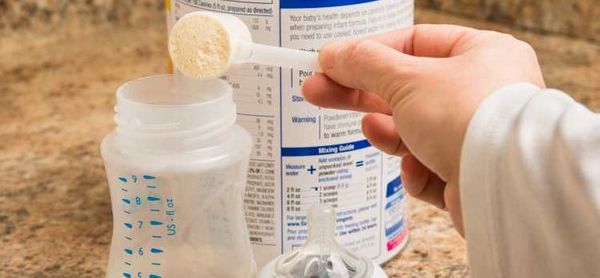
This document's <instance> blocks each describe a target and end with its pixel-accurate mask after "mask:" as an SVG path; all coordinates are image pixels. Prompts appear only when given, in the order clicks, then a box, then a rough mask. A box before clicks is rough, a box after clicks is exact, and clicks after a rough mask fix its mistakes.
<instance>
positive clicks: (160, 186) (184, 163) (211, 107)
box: [101, 75, 256, 278]
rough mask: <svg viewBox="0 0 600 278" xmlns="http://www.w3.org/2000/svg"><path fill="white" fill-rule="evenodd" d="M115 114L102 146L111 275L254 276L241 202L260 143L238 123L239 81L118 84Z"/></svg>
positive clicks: (166, 79)
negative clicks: (235, 94) (110, 219)
mask: <svg viewBox="0 0 600 278" xmlns="http://www.w3.org/2000/svg"><path fill="white" fill-rule="evenodd" d="M115 112H116V113H115V122H116V123H117V127H116V129H115V130H114V131H113V132H111V133H110V134H108V135H107V136H106V137H105V138H104V140H103V142H102V146H101V152H102V157H103V159H104V164H105V168H106V174H107V178H108V181H109V185H110V194H111V199H112V209H113V224H114V225H113V238H112V244H111V249H110V257H109V263H108V269H107V277H150V278H160V277H254V275H255V273H256V271H255V269H256V267H255V264H254V260H253V257H252V251H251V245H250V241H249V237H248V232H247V228H246V222H245V219H244V214H243V199H242V198H243V192H244V186H245V182H246V171H247V163H248V157H249V155H250V151H251V148H252V141H251V138H250V136H249V134H248V133H247V132H246V131H245V130H244V129H243V128H241V127H239V126H238V125H236V124H235V119H236V107H235V104H234V103H233V100H232V89H231V87H230V86H229V85H228V84H227V83H225V82H223V81H221V80H209V81H192V80H187V79H184V78H183V77H176V76H172V75H160V76H151V77H146V78H141V79H137V80H134V81H131V82H128V83H126V84H124V85H123V86H121V87H120V88H119V89H118V91H117V106H116V108H115ZM232 266H233V267H232Z"/></svg>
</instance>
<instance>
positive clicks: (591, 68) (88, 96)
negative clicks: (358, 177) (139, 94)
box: [0, 9, 600, 277]
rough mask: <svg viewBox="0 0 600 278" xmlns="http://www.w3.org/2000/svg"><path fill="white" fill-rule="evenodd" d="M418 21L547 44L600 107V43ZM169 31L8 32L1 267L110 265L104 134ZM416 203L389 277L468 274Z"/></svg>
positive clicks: (561, 80)
mask: <svg viewBox="0 0 600 278" xmlns="http://www.w3.org/2000/svg"><path fill="white" fill-rule="evenodd" d="M161 15H162V14H161V13H159V12H157V18H159V19H162V17H161ZM417 21H418V22H428V23H442V22H443V23H458V24H464V25H470V26H475V27H479V28H490V29H496V30H501V31H506V32H511V33H513V34H515V35H516V36H517V37H519V38H522V39H524V40H527V41H529V42H531V43H532V44H533V45H534V47H536V49H537V50H538V51H539V57H540V61H541V62H542V64H543V68H544V73H545V77H546V80H547V83H548V85H549V86H551V87H557V88H561V89H563V90H565V91H567V92H569V93H570V94H572V95H573V96H574V97H575V98H576V99H577V100H579V101H582V102H583V103H585V104H587V105H589V106H590V107H592V108H593V109H595V110H596V111H598V110H600V78H598V72H600V46H599V45H598V44H594V43H592V42H589V41H584V40H576V39H572V38H568V37H564V36H555V35H539V34H534V33H527V32H523V31H519V30H516V29H512V28H511V27H509V26H505V25H500V24H491V23H486V22H484V21H477V20H469V19H463V18H460V17H455V16H449V15H446V14H442V13H438V12H432V11H428V10H423V9H418V10H417ZM119 26H120V27H119ZM165 40H166V38H165V26H164V22H163V21H162V20H158V19H157V20H153V21H146V22H143V23H139V24H137V23H136V24H130V25H100V26H98V27H95V28H87V29H85V30H79V29H75V30H73V29H72V28H69V29H67V28H65V29H57V30H56V31H54V32H51V33H48V32H45V33H31V32H21V33H17V34H5V35H3V36H0V61H1V63H0V105H1V107H2V109H0V142H1V144H0V277H100V276H102V275H104V268H105V267H106V261H107V255H108V247H109V244H110V239H111V231H112V223H111V221H112V220H111V208H110V197H109V193H108V186H107V183H106V180H105V177H104V169H103V166H102V161H101V159H100V155H99V151H98V147H99V143H100V140H101V139H102V137H103V136H104V135H105V134H106V133H108V132H109V130H111V129H112V128H113V122H112V113H113V110H112V107H113V105H114V92H115V89H116V88H117V86H119V85H120V84H121V83H123V82H124V81H126V80H128V79H132V78H135V77H139V76H144V75H149V74H153V73H161V72H164V71H165V69H166V67H167V66H166V65H167V63H166V61H167V54H166V51H165V43H164V42H165ZM409 214H410V229H411V239H410V242H409V244H408V246H407V248H406V249H405V250H404V251H403V252H402V253H401V254H400V255H399V256H397V257H395V258H394V259H392V260H391V261H390V262H389V263H387V264H386V266H385V270H386V272H387V273H388V274H389V275H390V277H463V276H468V267H467V265H466V255H465V247H464V243H463V240H462V238H461V237H460V236H458V234H457V233H456V232H455V231H454V229H453V228H452V225H451V223H450V221H449V219H448V217H447V215H446V214H445V213H444V212H442V211H439V210H437V209H435V208H432V207H430V206H427V205H425V204H423V203H421V202H419V201H415V200H410V203H409Z"/></svg>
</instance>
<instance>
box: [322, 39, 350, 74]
mask: <svg viewBox="0 0 600 278" xmlns="http://www.w3.org/2000/svg"><path fill="white" fill-rule="evenodd" d="M343 45H344V44H343V43H341V42H330V43H327V44H325V45H324V46H323V48H321V51H320V52H319V64H320V66H321V69H322V70H323V71H327V70H329V69H333V68H334V67H335V62H336V61H335V59H336V57H337V53H338V52H339V51H340V49H341V48H342V47H343Z"/></svg>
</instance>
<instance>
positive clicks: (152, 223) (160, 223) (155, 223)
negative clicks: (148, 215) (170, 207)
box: [150, 220, 163, 226]
mask: <svg viewBox="0 0 600 278" xmlns="http://www.w3.org/2000/svg"><path fill="white" fill-rule="evenodd" d="M162 224H163V223H162V222H160V221H156V220H150V225H152V226H160V225H162Z"/></svg>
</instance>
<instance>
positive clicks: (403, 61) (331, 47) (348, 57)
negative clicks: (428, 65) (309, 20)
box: [319, 40, 419, 100]
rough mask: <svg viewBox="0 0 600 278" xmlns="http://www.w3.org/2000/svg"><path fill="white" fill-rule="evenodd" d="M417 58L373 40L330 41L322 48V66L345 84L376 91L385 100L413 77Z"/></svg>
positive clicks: (340, 82)
mask: <svg viewBox="0 0 600 278" xmlns="http://www.w3.org/2000/svg"><path fill="white" fill-rule="evenodd" d="M413 58H414V57H411V56H408V55H406V54H403V53H401V52H399V51H396V50H395V49H393V48H390V47H388V46H386V45H384V44H381V43H379V42H376V41H374V40H354V41H347V42H337V43H330V44H328V45H326V46H324V47H323V48H322V49H321V52H320V54H319V61H320V64H321V69H323V71H324V73H325V75H327V76H328V77H329V78H330V79H332V80H333V81H335V82H337V83H339V84H340V85H342V86H343V87H348V88H353V89H358V90H362V91H365V92H373V93H376V94H378V95H380V96H381V97H382V98H383V99H384V100H387V99H388V97H391V95H392V94H394V93H395V92H396V91H397V90H398V89H399V88H401V87H402V86H403V84H404V83H405V82H406V81H407V80H410V78H411V74H410V73H411V72H413V70H414V69H416V68H418V67H419V65H418V64H417V63H416V62H415V61H414V59H413Z"/></svg>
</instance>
